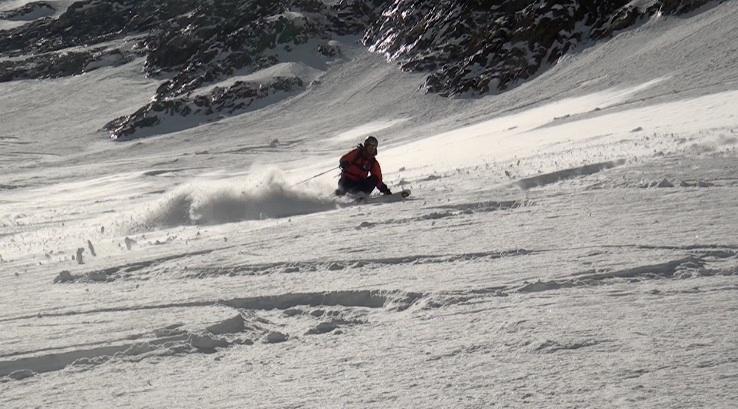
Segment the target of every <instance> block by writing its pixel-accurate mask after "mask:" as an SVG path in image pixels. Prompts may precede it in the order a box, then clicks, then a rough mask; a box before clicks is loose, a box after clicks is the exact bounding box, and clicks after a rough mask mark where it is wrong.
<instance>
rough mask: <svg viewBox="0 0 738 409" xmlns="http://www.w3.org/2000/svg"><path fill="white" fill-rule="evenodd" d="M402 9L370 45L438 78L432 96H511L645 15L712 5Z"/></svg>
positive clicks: (445, 2) (393, 10) (449, 1)
mask: <svg viewBox="0 0 738 409" xmlns="http://www.w3.org/2000/svg"><path fill="white" fill-rule="evenodd" d="M631 3H632V2H630V1H629V0H609V1H599V0H558V1H544V0H517V1H503V0H497V1H481V0H477V1H460V0H439V1H434V2H426V1H422V0H406V1H396V2H395V3H394V4H393V5H392V6H391V7H389V8H388V10H387V11H386V12H385V13H383V14H382V17H381V18H380V19H379V20H378V21H376V22H375V23H374V24H372V25H371V26H370V28H369V29H368V30H367V33H366V34H365V36H364V44H365V45H367V46H369V47H370V48H371V49H372V50H374V51H376V52H380V53H383V54H385V55H386V56H387V57H388V58H389V59H393V60H398V61H399V62H400V64H401V66H402V68H403V69H404V70H411V71H431V74H430V75H429V76H428V77H427V79H426V83H425V85H426V88H427V90H428V91H430V92H438V93H440V94H442V95H446V96H448V95H457V94H467V93H468V94H485V93H487V92H491V91H498V90H499V91H504V90H507V89H509V88H510V87H512V86H513V85H515V84H516V83H518V82H520V81H522V80H525V79H528V78H530V77H532V76H533V75H535V74H537V73H539V72H540V71H541V70H542V69H544V68H545V67H546V66H548V65H551V64H554V63H555V62H556V61H557V60H558V59H559V58H560V57H561V56H562V55H564V54H566V53H567V52H569V51H571V50H573V49H575V48H576V47H577V46H579V45H581V44H585V43H588V42H590V41H593V40H599V39H602V38H606V37H609V36H611V35H612V34H613V33H614V32H616V31H618V30H623V29H625V28H628V27H630V26H632V25H633V24H634V23H636V22H637V20H638V19H639V18H640V17H642V16H646V15H652V14H655V13H657V12H661V13H666V14H669V13H676V14H679V13H684V12H687V11H692V10H694V9H696V8H698V7H699V6H701V5H704V4H705V3H707V0H682V1H678V0H661V1H651V2H650V4H648V6H647V7H645V8H638V7H636V6H634V5H632V4H631Z"/></svg>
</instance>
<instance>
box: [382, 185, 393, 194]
mask: <svg viewBox="0 0 738 409" xmlns="http://www.w3.org/2000/svg"><path fill="white" fill-rule="evenodd" d="M382 193H383V194H385V195H391V194H392V191H391V190H389V188H388V187H386V186H385V187H384V190H382Z"/></svg>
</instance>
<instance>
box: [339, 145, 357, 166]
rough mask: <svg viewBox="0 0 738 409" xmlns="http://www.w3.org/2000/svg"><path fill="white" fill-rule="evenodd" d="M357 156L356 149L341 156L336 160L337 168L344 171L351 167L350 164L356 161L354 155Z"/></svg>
mask: <svg viewBox="0 0 738 409" xmlns="http://www.w3.org/2000/svg"><path fill="white" fill-rule="evenodd" d="M358 154H359V150H358V149H354V150H352V151H351V152H349V153H347V154H345V155H343V156H341V159H339V160H338V167H339V168H341V169H343V170H346V168H348V167H349V166H351V163H352V162H353V161H354V160H356V155H358Z"/></svg>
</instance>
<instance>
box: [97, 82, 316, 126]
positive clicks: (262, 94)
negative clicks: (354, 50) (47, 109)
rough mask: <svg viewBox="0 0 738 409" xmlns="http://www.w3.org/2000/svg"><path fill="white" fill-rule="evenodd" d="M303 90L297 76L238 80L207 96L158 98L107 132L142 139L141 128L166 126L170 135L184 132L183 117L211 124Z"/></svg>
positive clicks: (113, 122)
mask: <svg viewBox="0 0 738 409" xmlns="http://www.w3.org/2000/svg"><path fill="white" fill-rule="evenodd" d="M303 88H304V86H303V82H302V80H301V79H300V78H297V77H291V78H286V77H277V78H274V79H272V80H270V81H269V82H268V83H266V84H262V83H249V82H243V81H236V82H235V83H234V84H233V85H232V86H230V87H228V88H221V87H215V88H214V89H213V90H212V91H210V92H209V93H207V94H206V95H198V96H196V97H194V98H189V97H178V98H167V99H157V100H154V101H152V102H150V103H148V104H146V105H145V106H144V107H142V108H140V109H139V110H138V111H136V112H135V113H133V114H131V115H128V116H125V117H121V118H118V119H115V120H113V121H111V122H109V123H107V124H106V125H105V127H104V129H105V130H107V131H110V133H111V135H113V136H114V137H115V138H116V139H120V140H125V139H130V138H133V137H140V136H141V134H140V133H139V134H136V132H137V131H138V130H140V129H142V128H150V127H158V126H163V125H164V124H165V123H166V124H167V125H166V127H165V128H166V130H167V131H168V132H172V131H176V130H181V129H184V128H186V127H189V126H192V125H193V124H187V123H186V122H183V121H182V120H181V118H182V117H193V118H196V120H197V121H198V122H197V123H200V122H204V121H212V120H214V119H216V118H217V117H220V116H222V115H226V114H227V115H233V114H236V113H240V112H244V111H246V110H248V109H249V108H250V107H251V106H252V104H254V103H256V102H257V101H258V100H261V99H264V98H267V97H268V96H270V95H274V94H277V93H280V92H281V93H290V92H293V91H299V90H302V89H303Z"/></svg>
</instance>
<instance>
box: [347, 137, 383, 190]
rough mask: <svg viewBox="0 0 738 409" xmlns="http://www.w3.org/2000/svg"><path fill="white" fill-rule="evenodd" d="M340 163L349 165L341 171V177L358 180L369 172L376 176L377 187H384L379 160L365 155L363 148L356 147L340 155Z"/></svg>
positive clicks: (353, 180) (380, 188) (365, 176)
mask: <svg viewBox="0 0 738 409" xmlns="http://www.w3.org/2000/svg"><path fill="white" fill-rule="evenodd" d="M339 162H340V163H345V162H348V164H349V166H348V167H347V168H345V169H344V170H343V172H341V178H342V179H346V180H350V181H352V182H358V181H360V180H364V179H366V178H368V177H369V173H371V174H372V176H375V177H376V178H377V188H378V189H379V190H384V189H385V188H386V186H385V184H384V182H382V168H381V167H380V166H379V162H378V161H377V159H376V158H375V157H373V156H369V155H366V154H365V153H364V149H362V148H361V147H358V148H356V149H354V150H352V151H351V152H349V153H347V154H345V155H343V156H341V159H340V161H339Z"/></svg>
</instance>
